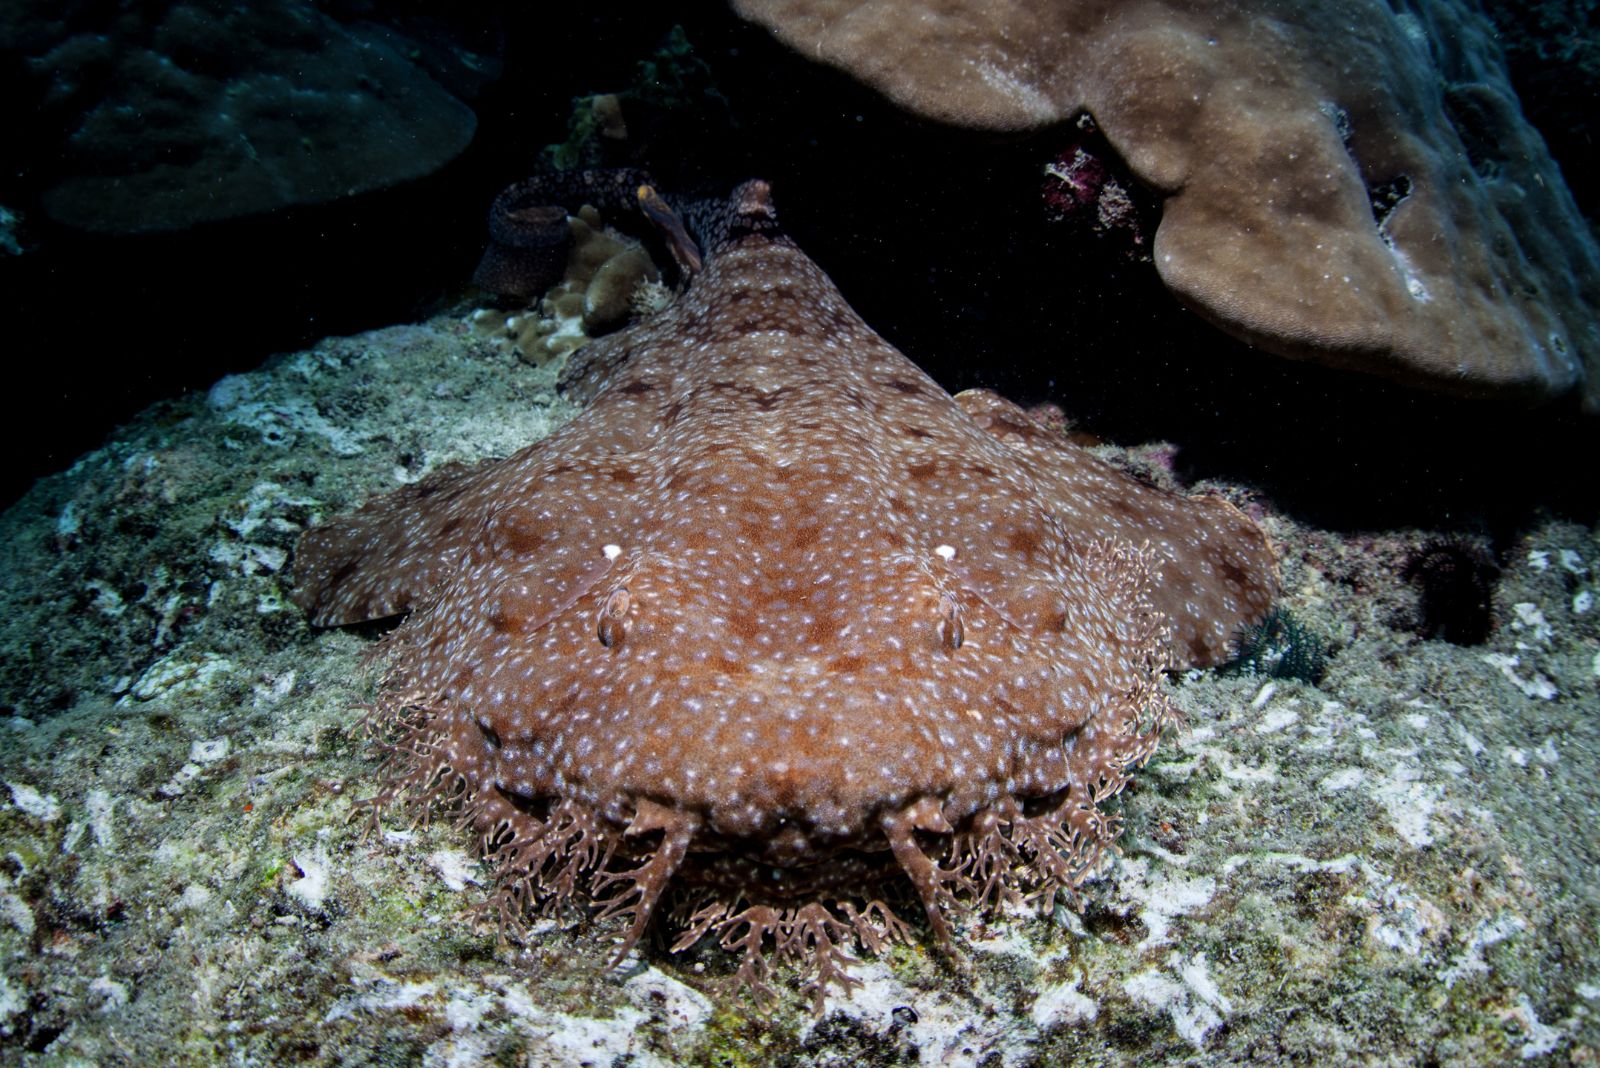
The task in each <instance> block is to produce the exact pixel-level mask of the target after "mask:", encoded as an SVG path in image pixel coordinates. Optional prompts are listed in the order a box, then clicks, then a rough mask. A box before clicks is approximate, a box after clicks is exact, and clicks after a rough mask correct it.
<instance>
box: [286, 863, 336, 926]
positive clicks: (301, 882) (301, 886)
mask: <svg viewBox="0 0 1600 1068" xmlns="http://www.w3.org/2000/svg"><path fill="white" fill-rule="evenodd" d="M294 866H295V867H297V868H299V869H300V878H298V879H296V880H295V881H294V882H292V883H290V884H289V886H288V888H287V889H288V891H289V895H290V896H291V897H293V898H295V899H296V900H298V901H300V902H301V903H302V904H304V905H305V906H306V908H308V909H311V910H312V911H313V912H320V911H321V910H322V904H323V902H324V901H325V900H326V899H327V896H328V877H329V874H330V873H329V869H328V858H327V857H326V856H323V855H321V854H319V853H311V852H302V853H296V854H295V856H294Z"/></svg>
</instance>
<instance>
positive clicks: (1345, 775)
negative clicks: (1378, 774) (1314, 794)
mask: <svg viewBox="0 0 1600 1068" xmlns="http://www.w3.org/2000/svg"><path fill="white" fill-rule="evenodd" d="M1364 778H1366V772H1364V771H1362V770H1361V769H1360V768H1340V769H1339V770H1338V771H1331V772H1329V773H1328V774H1326V775H1324V776H1323V777H1322V780H1321V781H1320V782H1318V783H1317V785H1318V786H1320V787H1321V788H1322V789H1324V790H1326V791H1327V792H1328V793H1330V794H1336V793H1338V792H1339V791H1340V790H1348V789H1350V788H1351V787H1352V786H1359V785H1361V780H1362V779H1364Z"/></svg>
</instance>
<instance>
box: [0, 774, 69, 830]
mask: <svg viewBox="0 0 1600 1068" xmlns="http://www.w3.org/2000/svg"><path fill="white" fill-rule="evenodd" d="M6 786H8V787H10V789H11V803H12V804H13V805H15V806H16V807H17V808H18V809H19V810H20V811H22V812H23V813H24V814H25V815H28V816H32V817H33V818H34V819H36V820H41V821H43V822H45V823H51V822H54V821H55V820H56V819H57V818H58V817H60V815H61V802H60V801H57V800H56V795H55V794H42V793H40V792H39V791H38V790H37V789H35V788H34V787H32V786H29V785H28V784H27V783H25V782H7V783H6Z"/></svg>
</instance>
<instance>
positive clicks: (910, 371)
mask: <svg viewBox="0 0 1600 1068" xmlns="http://www.w3.org/2000/svg"><path fill="white" fill-rule="evenodd" d="M646 207H647V208H648V209H649V210H650V211H651V213H652V214H653V215H659V214H660V213H661V212H662V211H664V210H665V209H664V206H662V205H661V204H660V203H659V202H658V201H647V202H646ZM690 218H691V219H692V220H693V221H694V223H695V227H694V228H695V230H696V236H697V238H698V240H699V242H700V246H701V248H703V250H704V259H703V266H701V261H700V260H699V258H698V252H699V250H698V249H689V250H686V252H685V254H684V255H683V256H682V257H681V258H680V262H681V263H682V264H683V265H684V266H685V268H686V273H688V274H689V275H690V278H689V282H688V285H687V288H686V291H685V292H684V293H683V295H682V296H681V297H680V298H679V299H678V300H677V301H675V302H674V303H673V304H672V305H671V306H669V307H668V308H666V309H665V310H663V311H661V312H660V313H658V314H656V315H655V316H653V317H651V318H650V319H647V320H645V321H644V322H642V323H639V324H637V325H635V326H632V327H630V328H628V329H626V330H623V331H621V332H619V333H617V334H613V335H611V336H609V337H606V338H604V339H602V340H600V341H597V342H593V343H591V344H590V345H589V346H587V347H586V348H585V349H584V350H581V352H580V354H579V355H580V356H582V357H585V362H584V369H583V370H582V372H581V373H579V374H577V375H576V376H575V382H576V385H577V389H578V391H579V392H580V393H581V394H583V395H586V396H590V397H592V400H591V401H590V403H589V406H588V408H587V409H586V410H585V411H584V412H583V414H582V415H580V416H579V417H578V418H577V419H575V420H574V421H573V422H572V423H570V424H569V425H568V426H566V427H565V428H564V429H563V430H561V431H559V432H558V433H556V434H555V435H553V436H552V437H550V438H548V439H546V440H544V441H541V442H539V443H537V444H535V445H533V446H530V447H529V448H527V449H525V450H523V451H522V452H520V453H518V454H516V455H514V456H511V457H509V458H507V459H504V460H499V461H493V462H489V463H486V464H481V465H478V466H475V467H461V466H451V467H447V468H444V469H441V470H439V471H436V472H434V473H433V474H432V475H430V476H428V477H427V478H425V479H423V480H422V481H421V482H418V483H416V484H413V485H409V486H406V487H403V488H401V489H399V490H396V491H394V492H392V493H389V494H387V495H385V496H382V497H379V498H377V499H375V500H373V501H371V502H369V503H368V504H366V505H365V506H363V507H362V508H360V509H359V510H357V511H355V512H353V513H351V514H349V515H346V516H343V517H340V518H336V519H334V520H332V521H330V522H327V523H324V524H322V525H320V526H317V527H315V528H313V529H311V530H310V531H308V532H307V533H306V534H305V535H304V537H303V538H302V540H301V542H300V545H299V548H298V551H297V559H296V563H295V571H296V587H295V599H296V601H297V602H298V603H299V604H300V605H301V606H302V607H303V608H304V609H305V610H306V612H307V613H308V614H309V616H310V617H311V619H312V621H313V622H315V623H317V624H320V625H337V624H344V623H351V622H355V621H358V620H364V619H373V618H379V617H383V616H389V615H393V614H396V613H400V612H407V611H409V612H411V613H412V616H411V618H410V619H409V620H408V621H407V622H406V623H405V625H404V626H402V627H401V628H400V629H398V630H397V631H395V632H394V634H393V635H392V636H391V638H390V639H389V640H388V643H387V652H388V654H389V661H388V663H389V667H388V671H387V673H386V675H385V677H384V680H383V683H382V686H381V688H380V692H379V695H378V698H377V701H376V705H375V710H374V712H373V713H372V718H371V723H372V725H373V727H374V729H375V731H376V733H377V735H378V736H379V737H380V738H381V739H382V741H383V745H384V749H385V752H386V753H387V757H388V760H387V768H388V773H389V779H388V786H387V787H386V789H385V790H384V791H383V793H382V794H381V796H380V797H379V799H378V800H379V802H380V803H382V804H387V803H390V802H396V801H400V802H404V803H406V804H411V805H416V806H420V807H421V809H422V810H423V811H426V810H427V808H428V807H429V806H431V805H433V804H434V803H435V802H438V801H445V802H451V803H454V804H456V805H458V806H459V811H460V812H461V814H462V816H463V819H464V820H465V822H467V823H469V824H470V825H471V826H472V828H473V829H474V830H475V832H476V833H477V836H478V843H479V845H480V847H481V849H482V851H483V852H484V853H485V854H486V855H488V856H489V857H490V858H491V859H492V860H493V861H494V862H495V863H496V864H497V866H498V869H499V875H500V889H499V891H498V894H497V897H496V899H495V905H496V907H497V909H498V912H499V914H500V916H501V917H502V918H503V919H504V920H505V921H506V922H508V923H509V924H511V925H516V924H518V923H519V922H520V921H521V920H522V919H523V917H525V916H526V915H527V913H528V912H529V910H533V909H539V908H550V907H555V906H557V905H560V904H562V903H563V902H566V901H568V900H573V899H576V900H580V901H582V900H587V901H589V902H592V903H594V904H596V905H597V906H598V908H599V911H600V912H601V913H602V914H603V915H607V916H621V917H623V918H625V919H626V920H627V921H628V928H627V931H626V933H625V934H624V935H623V937H622V943H621V945H622V951H624V952H625V951H626V950H627V949H628V948H629V947H631V946H632V945H634V944H635V943H636V942H637V941H638V939H639V938H640V937H641V935H643V934H644V932H645V931H646V929H647V927H648V926H649V925H650V923H651V920H652V917H654V916H656V915H657V914H658V913H661V912H663V911H664V910H663V909H661V908H660V907H659V906H660V905H661V903H662V901H663V899H664V898H665V897H666V896H667V895H669V894H670V895H672V896H674V897H675V899H676V908H674V909H673V910H672V911H673V912H674V914H675V915H676V916H677V917H679V920H678V927H677V931H678V935H679V937H678V938H677V943H676V944H677V946H678V947H683V946H686V945H688V944H691V943H693V942H694V941H696V940H698V939H699V938H700V937H702V936H705V935H711V936H713V937H715V938H717V939H719V940H720V942H721V944H722V945H723V946H725V947H727V948H728V949H730V950H734V951H737V952H739V953H741V954H742V955H743V960H742V965H741V969H740V970H741V973H742V974H743V975H744V976H745V978H746V979H748V980H749V981H751V982H752V983H757V984H759V983H761V982H763V981H764V980H765V979H766V977H767V974H768V968H769V965H768V960H767V950H768V948H769V947H770V948H771V949H774V950H775V951H776V952H777V954H778V955H780V956H790V957H795V958H798V959H800V960H802V961H803V962H808V963H809V965H810V967H811V968H812V969H813V970H814V975H815V982H814V984H813V989H814V991H815V996H816V998H817V999H818V1004H819V1005H820V1003H821V1001H820V999H821V997H822V996H823V993H824V991H825V989H826V986H827V984H828V983H829V982H830V981H841V980H847V979H848V976H847V975H846V973H845V971H844V966H845V963H846V961H847V960H848V952H849V949H850V947H851V946H852V945H853V944H854V943H855V942H857V941H858V940H859V942H860V943H862V944H864V945H865V946H867V947H868V948H876V947H878V946H880V945H881V944H883V942H884V941H885V940H889V939H894V938H899V937H904V936H905V935H906V934H907V930H908V929H907V927H906V925H905V924H904V922H903V921H902V920H901V919H900V918H899V916H898V915H897V913H896V911H895V902H896V898H897V897H898V896H901V888H909V889H911V890H913V891H914V892H915V894H916V895H917V897H918V898H920V901H921V904H922V906H923V908H924V909H925V911H926V914H927V916H928V919H929V923H930V925H931V926H932V928H933V930H934V933H935V935H936V936H937V937H938V938H939V940H940V941H941V942H946V943H948V941H949V938H950V929H949V925H948V920H947V915H948V913H949V911H950V909H951V908H952V906H954V905H957V904H958V903H962V902H971V903H975V904H977V905H978V906H980V907H992V906H994V905H995V904H997V903H998V902H1000V901H1003V900H1013V899H1016V898H1018V897H1020V896H1023V895H1030V896H1034V897H1035V898H1037V899H1038V900H1039V901H1040V902H1041V903H1043V904H1048V903H1050V902H1052V901H1054V900H1056V899H1057V898H1059V897H1061V896H1065V897H1067V898H1069V899H1070V898H1073V897H1074V894H1075V889H1076V887H1077V886H1078V884H1079V883H1080V881H1081V880H1082V879H1083V878H1084V876H1085V875H1086V874H1087V873H1088V872H1089V870H1090V869H1091V868H1092V867H1093V866H1094V864H1095V862H1096V861H1097V859H1098V858H1099V857H1100V856H1101V854H1102V851H1103V850H1104V849H1105V848H1106V847H1107V845H1108V844H1109V843H1110V842H1111V841H1112V840H1113V839H1114V838H1115V836H1116V834H1117V831H1118V819H1117V817H1116V816H1115V815H1114V814H1112V813H1110V812H1108V811H1106V810H1105V809H1104V808H1103V807H1102V806H1103V804H1104V802H1105V801H1106V799H1107V798H1108V797H1110V796H1112V795H1114V794H1116V793H1117V792H1118V791H1119V790H1121V789H1122V787H1123V786H1124V785H1125V784H1126V783H1127V781H1128V775H1129V773H1130V771H1131V770H1132V769H1133V768H1134V767H1135V766H1136V765H1138V764H1140V763H1141V762H1142V761H1144V760H1145V759H1146V758H1147V757H1148V756H1149V755H1150V753H1151V751H1152V750H1153V749H1154V747H1155V745H1156V741H1157V736H1158V734H1159V729H1160V726H1161V724H1162V723H1163V721H1164V720H1165V719H1166V718H1167V716H1168V709H1167V705H1166V702H1165V699H1164V697H1163V695H1162V693H1161V690H1160V688H1159V681H1160V677H1161V672H1162V670H1163V668H1164V667H1166V666H1167V665H1168V664H1169V662H1170V661H1171V659H1172V658H1171V657H1170V655H1169V654H1170V652H1171V651H1172V650H1175V651H1176V660H1177V662H1179V663H1183V664H1207V663H1212V662H1215V661H1216V660H1218V659H1220V658H1221V657H1223V656H1224V655H1225V654H1226V651H1227V647H1228V642H1229V638H1230V637H1231V635H1233V634H1234V633H1235V631H1236V630H1237V629H1238V628H1239V627H1240V626H1241V625H1243V624H1245V623H1248V622H1250V621H1252V620H1254V619H1257V618H1259V617H1260V616H1261V615H1262V614H1263V613H1264V612H1265V611H1266V609H1267V607H1268V605H1269V604H1270V602H1271V600H1272V598H1273V596H1274V594H1275V591H1276V582H1277V579H1276V572H1275V565H1274V559H1273V554H1272V552H1271V550H1270V548H1269V546H1268V544H1267V541H1266V539H1265V537H1264V536H1263V534H1262V533H1261V531H1260V530H1259V529H1258V528H1257V527H1256V525H1255V524H1254V523H1253V522H1252V521H1251V520H1249V519H1248V518H1246V517H1245V516H1244V515H1243V514H1242V513H1240V512H1239V511H1238V510H1237V509H1236V508H1234V507H1233V506H1232V505H1230V504H1228V503H1227V502H1225V501H1223V500H1220V499H1217V498H1206V497H1197V498H1190V499H1184V498H1180V497H1176V496H1173V495H1171V494H1168V493H1165V492H1162V491H1159V490H1156V489H1152V488H1150V487H1147V486H1144V485H1142V484H1140V483H1138V482H1136V481H1134V480H1133V479H1131V478H1129V477H1128V476H1126V475H1124V474H1122V473H1120V472H1119V471H1117V470H1115V469H1113V468H1112V467H1110V466H1109V465H1106V464H1104V463H1102V462H1100V461H1098V460H1096V459H1094V458H1093V457H1091V456H1089V455H1088V454H1087V453H1085V452H1083V451H1082V450H1080V449H1077V448H1075V447H1073V446H1070V445H1067V444H1065V443H1064V442H1063V441H1062V440H1061V438H1060V437H1059V436H1058V435H1056V434H1054V433H1052V432H1051V431H1049V430H1047V429H1046V428H1044V427H1043V426H1041V425H1039V424H1037V423H1035V422H1033V421H1032V420H1031V419H1029V418H1028V417H1027V416H1026V415H1025V414H1024V413H1022V412H1021V411H1020V410H1019V409H1017V408H1016V407H1015V406H1013V405H1011V404H1009V403H1008V402H1006V401H1003V400H1001V399H1000V398H999V397H996V396H994V395H992V394H988V393H983V392H972V393H966V394H962V395H961V396H960V397H956V398H952V397H950V396H949V395H948V394H947V393H945V392H944V391H943V390H942V389H940V388H939V386H938V385H937V384H936V383H934V382H933V381H932V380H931V379H929V378H928V377H927V376H926V375H924V374H923V373H922V372H921V371H919V370H918V369H917V368H916V367H915V366H913V365H912V364H911V363H910V362H909V361H907V360H906V359H905V357H904V356H902V355H901V354H900V353H899V352H898V351H896V350H895V349H894V348H893V347H891V346H890V345H889V344H888V343H887V342H885V341H883V340H882V339H881V338H879V337H878V336H877V335H876V334H874V333H873V332H872V330H871V329H870V328H869V327H868V326H867V325H866V324H865V323H864V322H862V321H861V319H860V318H859V317H857V316H856V314H855V313H854V312H853V311H852V310H851V309H850V307H849V306H848V305H847V304H846V303H845V301H844V299H843V298H842V297H841V296H840V294H839V292H838V291H837V290H836V289H835V288H834V286H833V285H832V283H831V282H830V281H829V280H828V278H827V277H826V276H825V275H824V274H823V273H822V271H821V270H820V269H819V268H818V267H817V266H816V265H815V264H814V263H813V262H812V261H811V260H810V259H809V258H807V257H806V255H805V254H804V253H803V252H801V251H800V250H799V248H797V247H796V246H795V245H794V244H793V242H791V241H790V240H789V239H788V238H787V237H785V236H784V235H783V234H782V232H781V231H780V230H779V229H778V227H777V223H776V217H775V214H774V212H773V208H772V204H771V200H770V196H769V193H768V190H767V187H766V185H765V184H764V183H760V182H751V183H746V184H745V185H743V186H741V187H740V188H739V189H738V190H736V191H735V193H734V194H733V196H732V197H731V198H730V199H729V200H728V201H726V202H724V203H717V204H713V205H709V206H702V207H701V208H699V209H698V210H696V211H693V212H691V213H690ZM667 221H668V222H673V223H675V220H672V219H668V220H667ZM680 239H682V238H681V232H680ZM896 872H899V873H903V878H899V877H897V876H896V875H895V873H896Z"/></svg>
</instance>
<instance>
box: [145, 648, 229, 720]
mask: <svg viewBox="0 0 1600 1068" xmlns="http://www.w3.org/2000/svg"><path fill="white" fill-rule="evenodd" d="M233 670H234V663H233V661H232V660H229V659H228V658H227V657H224V656H218V655H217V654H216V653H200V654H198V655H196V654H195V653H194V652H192V651H188V650H182V649H180V650H178V651H176V652H174V653H172V654H171V655H169V656H165V657H162V658H161V659H160V660H157V661H156V662H155V663H154V664H151V665H150V667H149V668H148V669H146V671H145V673H144V674H143V675H141V676H139V680H138V681H137V682H135V683H134V684H133V686H132V687H131V688H130V689H129V690H128V693H127V694H126V695H124V696H123V697H122V698H121V699H120V700H119V701H118V702H117V705H118V706H119V707H127V706H128V705H130V704H132V703H133V701H134V700H139V701H153V700H155V699H156V698H158V697H169V698H170V697H178V696H187V695H189V694H201V693H204V692H205V691H206V690H208V689H210V688H211V687H212V686H213V685H215V684H216V683H218V682H220V681H221V680H222V679H224V678H226V677H227V676H228V675H229V674H231V673H232V672H233Z"/></svg>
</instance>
